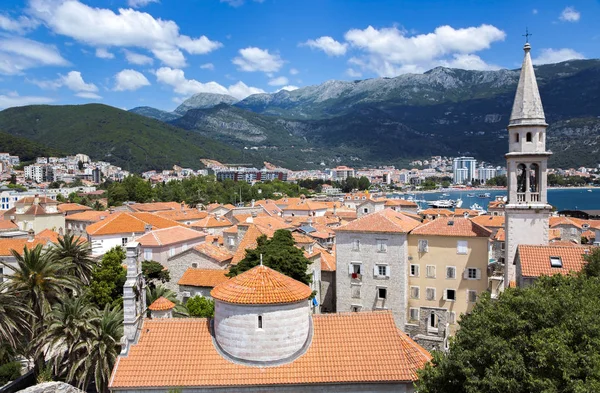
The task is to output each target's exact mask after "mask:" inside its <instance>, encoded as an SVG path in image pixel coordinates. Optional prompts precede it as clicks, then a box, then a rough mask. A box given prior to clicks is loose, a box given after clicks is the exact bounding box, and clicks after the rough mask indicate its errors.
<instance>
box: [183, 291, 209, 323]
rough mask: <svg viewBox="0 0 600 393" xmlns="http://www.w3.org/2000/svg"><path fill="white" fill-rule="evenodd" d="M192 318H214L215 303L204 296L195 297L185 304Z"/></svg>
mask: <svg viewBox="0 0 600 393" xmlns="http://www.w3.org/2000/svg"><path fill="white" fill-rule="evenodd" d="M185 307H186V308H187V310H188V313H189V315H190V317H198V318H212V317H214V316H215V302H214V300H211V299H207V298H205V297H203V296H194V297H191V298H189V299H188V301H187V302H186V303H185Z"/></svg>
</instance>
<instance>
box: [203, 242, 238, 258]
mask: <svg viewBox="0 0 600 393" xmlns="http://www.w3.org/2000/svg"><path fill="white" fill-rule="evenodd" d="M194 250H197V251H198V252H200V253H202V254H204V255H206V256H208V257H210V258H212V259H215V260H216V261H218V262H220V263H223V262H226V261H229V260H230V259H231V258H233V254H231V253H230V252H229V251H228V250H227V249H225V248H221V247H219V246H216V245H214V244H212V243H209V242H208V241H206V242H204V243H201V244H198V245H197V246H195V247H194Z"/></svg>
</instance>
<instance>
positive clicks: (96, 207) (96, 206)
mask: <svg viewBox="0 0 600 393" xmlns="http://www.w3.org/2000/svg"><path fill="white" fill-rule="evenodd" d="M92 209H94V210H96V211H99V212H101V211H102V210H105V209H106V206H104V205H103V204H101V203H100V201H96V202H94V204H93V205H92Z"/></svg>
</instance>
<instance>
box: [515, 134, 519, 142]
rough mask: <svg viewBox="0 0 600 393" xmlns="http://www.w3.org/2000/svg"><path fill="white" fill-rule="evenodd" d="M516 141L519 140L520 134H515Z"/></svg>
mask: <svg viewBox="0 0 600 393" xmlns="http://www.w3.org/2000/svg"><path fill="white" fill-rule="evenodd" d="M515 142H519V134H518V133H517V134H515Z"/></svg>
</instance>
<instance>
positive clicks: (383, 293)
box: [377, 288, 387, 299]
mask: <svg viewBox="0 0 600 393" xmlns="http://www.w3.org/2000/svg"><path fill="white" fill-rule="evenodd" d="M377 298H378V299H387V288H377Z"/></svg>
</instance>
